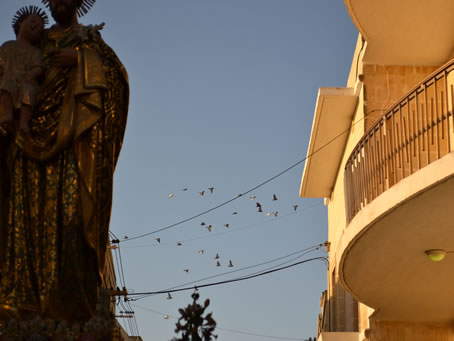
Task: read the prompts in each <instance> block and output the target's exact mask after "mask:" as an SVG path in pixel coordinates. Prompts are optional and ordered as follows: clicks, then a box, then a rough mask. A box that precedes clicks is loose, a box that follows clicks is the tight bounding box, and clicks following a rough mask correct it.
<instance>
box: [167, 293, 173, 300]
mask: <svg viewBox="0 0 454 341" xmlns="http://www.w3.org/2000/svg"><path fill="white" fill-rule="evenodd" d="M172 298H173V297H172V295H170V292H168V293H167V299H168V300H171V299H172Z"/></svg>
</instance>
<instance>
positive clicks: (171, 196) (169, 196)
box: [167, 193, 175, 198]
mask: <svg viewBox="0 0 454 341" xmlns="http://www.w3.org/2000/svg"><path fill="white" fill-rule="evenodd" d="M174 196H175V194H173V193H170V194H169V195H168V196H167V198H173V197H174Z"/></svg>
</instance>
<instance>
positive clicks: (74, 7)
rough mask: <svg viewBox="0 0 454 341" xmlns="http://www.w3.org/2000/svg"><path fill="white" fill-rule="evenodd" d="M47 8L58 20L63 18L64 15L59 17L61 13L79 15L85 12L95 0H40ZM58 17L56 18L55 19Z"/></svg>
mask: <svg viewBox="0 0 454 341" xmlns="http://www.w3.org/2000/svg"><path fill="white" fill-rule="evenodd" d="M41 1H42V3H43V4H44V5H46V7H47V8H49V9H50V11H51V13H52V17H53V18H54V19H55V20H56V21H57V22H59V20H60V21H61V19H65V18H66V16H65V17H63V18H61V17H60V16H62V15H64V14H65V15H67V16H69V15H71V17H72V16H74V15H76V14H75V13H76V12H77V15H78V16H79V17H81V16H83V15H84V14H87V13H88V11H89V10H90V8H91V7H92V6H93V5H94V4H95V2H96V0H41ZM63 12H64V13H63ZM57 18H58V19H57Z"/></svg>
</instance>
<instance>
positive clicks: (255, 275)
mask: <svg viewBox="0 0 454 341" xmlns="http://www.w3.org/2000/svg"><path fill="white" fill-rule="evenodd" d="M314 260H320V261H323V262H326V257H314V258H309V259H305V260H302V261H299V262H296V263H293V264H290V265H286V266H283V267H280V268H277V269H273V270H268V271H264V272H261V273H258V274H254V275H249V276H244V277H241V278H234V279H229V280H225V281H219V282H214V283H208V284H201V285H198V286H197V287H196V288H197V289H200V288H206V287H212V286H217V285H223V284H228V283H234V282H240V281H245V280H248V279H252V278H256V277H260V276H264V275H269V274H271V273H274V272H278V271H282V270H285V269H289V268H292V267H294V266H297V265H300V264H304V263H307V262H311V261H314ZM194 289H195V287H185V288H179V289H172V290H161V291H150V292H141V293H131V294H128V295H129V296H144V295H157V294H169V293H172V292H180V291H187V290H194Z"/></svg>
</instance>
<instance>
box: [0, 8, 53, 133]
mask: <svg viewBox="0 0 454 341" xmlns="http://www.w3.org/2000/svg"><path fill="white" fill-rule="evenodd" d="M47 23H48V17H47V15H46V14H45V13H44V11H42V10H41V9H40V8H38V7H36V6H28V7H22V8H21V9H19V10H18V11H17V12H16V14H15V16H14V18H13V23H12V26H13V29H14V33H15V34H16V40H11V41H7V42H5V43H4V44H3V45H2V46H0V126H3V127H5V125H6V126H9V125H11V124H12V122H13V115H14V114H15V112H18V114H19V130H21V131H23V132H25V133H28V132H29V129H30V128H29V125H28V123H29V121H30V118H31V116H32V112H33V105H34V102H35V97H36V93H37V91H38V87H39V86H38V78H39V77H40V76H41V74H42V73H43V67H42V64H41V52H40V50H39V49H38V47H36V46H37V45H38V44H39V42H40V40H41V36H42V34H43V32H44V26H45V25H46V24H47Z"/></svg>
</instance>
